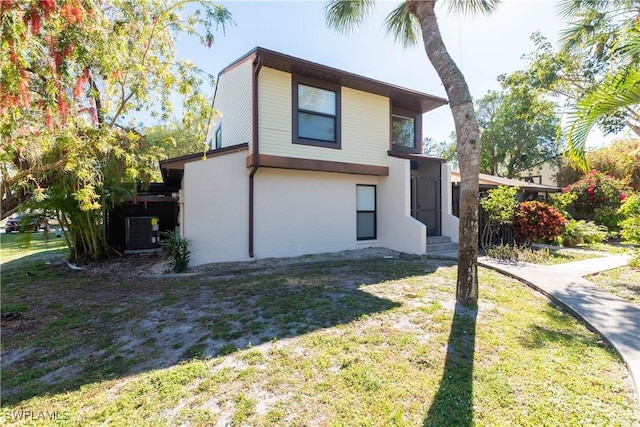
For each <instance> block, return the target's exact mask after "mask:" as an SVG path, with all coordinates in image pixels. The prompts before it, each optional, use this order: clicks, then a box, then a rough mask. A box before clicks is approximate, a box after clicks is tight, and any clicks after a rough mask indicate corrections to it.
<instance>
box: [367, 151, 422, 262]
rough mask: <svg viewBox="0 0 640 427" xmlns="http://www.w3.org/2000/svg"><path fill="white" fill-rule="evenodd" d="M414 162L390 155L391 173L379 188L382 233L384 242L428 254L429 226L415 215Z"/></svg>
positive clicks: (379, 220)
mask: <svg viewBox="0 0 640 427" xmlns="http://www.w3.org/2000/svg"><path fill="white" fill-rule="evenodd" d="M410 174H411V172H410V162H409V160H406V159H398V158H395V157H389V176H387V177H383V178H381V180H380V181H381V182H380V186H379V189H378V194H379V196H378V232H379V233H378V234H379V237H380V243H381V245H382V246H384V247H386V248H389V249H393V250H396V251H400V252H406V253H411V254H424V253H425V251H426V248H427V226H426V225H424V224H423V223H421V222H420V221H418V220H417V219H415V218H413V217H412V216H411V186H410Z"/></svg>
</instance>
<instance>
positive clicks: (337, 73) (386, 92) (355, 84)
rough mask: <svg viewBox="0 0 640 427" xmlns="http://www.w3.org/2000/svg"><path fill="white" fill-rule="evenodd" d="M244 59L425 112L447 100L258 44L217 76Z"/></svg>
mask: <svg viewBox="0 0 640 427" xmlns="http://www.w3.org/2000/svg"><path fill="white" fill-rule="evenodd" d="M246 60H253V61H255V60H259V63H260V65H261V66H264V67H268V68H273V69H276V70H280V71H284V72H287V73H291V74H296V75H299V76H303V77H307V78H311V79H314V80H319V81H323V82H327V83H331V84H336V85H340V86H344V87H348V88H351V89H356V90H361V91H363V92H369V93H374V94H376V95H381V96H385V97H388V98H390V99H391V103H392V105H393V107H397V108H401V109H405V110H409V111H415V112H420V113H426V112H427V111H431V110H433V109H434V108H438V107H440V106H442V105H445V104H447V103H448V101H447V100H446V99H445V98H441V97H438V96H433V95H429V94H426V93H422V92H418V91H414V90H411V89H406V88H403V87H400V86H395V85H392V84H389V83H384V82H381V81H378V80H374V79H370V78H367V77H363V76H360V75H357V74H353V73H349V72H346V71H342V70H339V69H337V68H332V67H327V66H326V65H321V64H317V63H315V62H310V61H306V60H304V59H300V58H296V57H293V56H289V55H285V54H283V53H279V52H275V51H272V50H269V49H265V48H262V47H256V48H255V49H253V50H252V51H251V52H249V53H247V54H246V55H244V56H243V57H242V58H240V59H238V60H237V61H234V62H233V63H232V64H230V65H229V66H227V67H226V68H225V69H224V70H222V71H221V72H220V75H222V74H224V73H225V72H226V71H227V70H230V69H232V68H235V67H236V66H237V65H238V64H240V63H242V62H244V61H246Z"/></svg>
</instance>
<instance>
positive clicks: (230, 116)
mask: <svg viewBox="0 0 640 427" xmlns="http://www.w3.org/2000/svg"><path fill="white" fill-rule="evenodd" d="M252 73H253V67H252V64H251V60H250V58H247V59H245V60H244V61H243V62H240V63H238V64H236V65H235V66H234V67H233V68H231V69H229V70H226V71H225V72H223V73H222V74H220V76H219V77H218V85H217V88H216V95H215V98H214V101H213V108H214V110H216V111H218V112H219V113H220V115H218V116H214V117H213V118H212V120H211V123H210V124H209V129H208V131H207V140H206V141H207V143H208V144H209V147H210V148H212V149H213V148H215V133H216V130H217V129H218V126H219V125H220V124H221V125H222V147H223V148H224V147H229V146H232V145H239V144H245V143H247V142H248V143H249V144H250V145H251V124H252V119H251V114H252V112H251V102H252V93H251V92H252V88H251V78H252Z"/></svg>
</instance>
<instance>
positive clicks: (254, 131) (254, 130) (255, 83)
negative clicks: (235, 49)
mask: <svg viewBox="0 0 640 427" xmlns="http://www.w3.org/2000/svg"><path fill="white" fill-rule="evenodd" d="M261 62H262V61H261V58H260V54H259V53H256V59H254V61H253V76H252V81H251V86H252V88H251V93H252V132H251V133H252V135H251V137H252V140H253V144H252V147H251V148H252V152H251V156H252V157H253V160H252V164H253V165H252V166H253V167H252V169H251V173H250V174H249V258H253V257H254V253H253V222H254V221H253V210H254V205H253V197H254V176H255V174H256V172H258V168H259V167H260V164H259V157H258V73H260V68H262V63H261Z"/></svg>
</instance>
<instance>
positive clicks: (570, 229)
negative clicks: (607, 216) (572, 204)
mask: <svg viewBox="0 0 640 427" xmlns="http://www.w3.org/2000/svg"><path fill="white" fill-rule="evenodd" d="M607 231H608V230H607V227H605V226H604V225H597V224H596V223H594V222H593V221H589V222H587V221H585V220H575V219H570V220H569V221H567V223H566V224H565V227H564V231H563V232H562V234H561V235H560V236H559V237H558V241H559V243H561V244H562V245H563V246H569V247H573V246H576V245H579V244H581V243H586V244H590V243H599V242H603V241H605V240H607Z"/></svg>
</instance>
